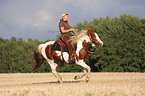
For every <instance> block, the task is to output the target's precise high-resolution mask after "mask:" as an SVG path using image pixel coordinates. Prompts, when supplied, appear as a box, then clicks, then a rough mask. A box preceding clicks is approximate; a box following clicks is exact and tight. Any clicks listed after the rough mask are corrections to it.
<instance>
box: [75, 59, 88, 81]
mask: <svg viewBox="0 0 145 96" xmlns="http://www.w3.org/2000/svg"><path fill="white" fill-rule="evenodd" d="M77 64H78V65H80V66H82V67H83V68H84V73H83V74H82V75H79V76H75V78H74V79H81V78H83V77H84V76H85V75H86V82H88V81H89V78H90V71H91V68H90V67H89V66H88V65H87V64H86V63H85V62H84V61H83V60H79V61H78V62H77Z"/></svg>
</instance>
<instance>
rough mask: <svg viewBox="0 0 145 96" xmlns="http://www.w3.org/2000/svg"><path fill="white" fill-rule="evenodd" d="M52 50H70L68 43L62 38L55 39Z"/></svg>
mask: <svg viewBox="0 0 145 96" xmlns="http://www.w3.org/2000/svg"><path fill="white" fill-rule="evenodd" d="M52 50H57V51H62V52H68V49H67V45H66V43H65V42H64V41H63V40H62V38H59V40H57V41H55V43H54V44H53V46H52Z"/></svg>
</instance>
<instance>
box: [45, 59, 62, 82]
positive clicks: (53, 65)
mask: <svg viewBox="0 0 145 96" xmlns="http://www.w3.org/2000/svg"><path fill="white" fill-rule="evenodd" d="M47 62H48V63H49V64H50V66H51V70H52V74H53V75H54V76H55V77H57V78H58V80H59V82H60V83H63V81H62V78H61V76H60V75H59V74H58V73H57V71H56V67H57V64H56V63H54V61H53V60H47Z"/></svg>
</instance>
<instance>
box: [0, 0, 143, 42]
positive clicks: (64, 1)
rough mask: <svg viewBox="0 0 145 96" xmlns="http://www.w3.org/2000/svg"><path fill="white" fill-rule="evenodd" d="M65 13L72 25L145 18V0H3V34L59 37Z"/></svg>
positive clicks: (0, 30)
mask: <svg viewBox="0 0 145 96" xmlns="http://www.w3.org/2000/svg"><path fill="white" fill-rule="evenodd" d="M62 13H68V14H69V24H70V25H71V26H74V25H76V24H77V23H79V22H84V20H87V21H91V20H93V18H98V19H99V18H100V17H101V18H105V17H107V16H109V17H111V18H114V17H119V16H120V15H122V14H127V15H130V14H131V15H133V16H138V17H139V18H145V0H0V37H1V38H3V39H10V38H11V37H16V38H22V39H23V40H28V38H31V39H32V40H35V39H38V40H40V41H45V40H48V39H56V36H57V35H58V34H59V28H58V23H59V20H60V19H61V14H62Z"/></svg>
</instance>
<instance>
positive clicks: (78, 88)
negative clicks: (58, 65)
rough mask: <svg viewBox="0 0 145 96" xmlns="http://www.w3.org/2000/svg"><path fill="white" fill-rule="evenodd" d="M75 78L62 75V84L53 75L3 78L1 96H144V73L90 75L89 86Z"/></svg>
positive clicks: (5, 75)
mask: <svg viewBox="0 0 145 96" xmlns="http://www.w3.org/2000/svg"><path fill="white" fill-rule="evenodd" d="M76 74H82V73H60V75H61V76H62V78H63V80H64V83H63V84H60V83H57V79H56V78H55V77H54V76H53V75H52V73H17V74H0V96H145V73H91V78H90V81H89V82H88V83H86V82H85V78H83V79H82V80H80V81H79V80H78V81H75V80H73V78H74V76H75V75H76Z"/></svg>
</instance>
